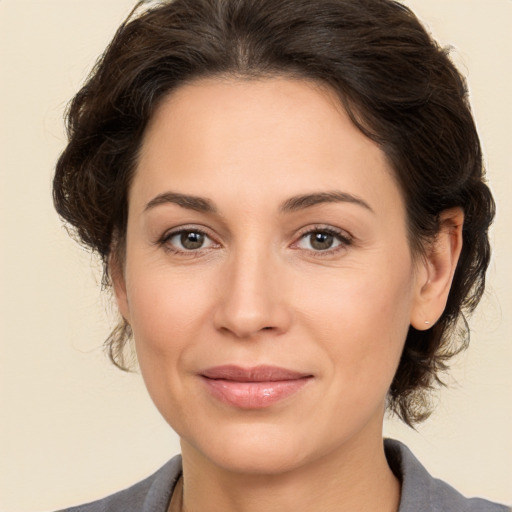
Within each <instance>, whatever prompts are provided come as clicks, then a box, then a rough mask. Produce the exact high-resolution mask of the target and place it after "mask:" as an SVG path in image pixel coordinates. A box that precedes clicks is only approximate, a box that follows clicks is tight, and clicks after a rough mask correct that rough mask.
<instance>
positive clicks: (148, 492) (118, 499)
mask: <svg viewBox="0 0 512 512" xmlns="http://www.w3.org/2000/svg"><path fill="white" fill-rule="evenodd" d="M181 470H182V468H181V456H179V455H178V456H176V457H174V458H173V459H171V460H170V461H169V462H167V464H165V466H163V467H161V468H160V469H159V470H158V471H157V472H156V473H154V474H153V475H151V476H149V477H148V478H146V479H145V480H142V481H141V482H138V483H137V484H135V485H132V486H131V487H129V488H127V489H124V490H123V491H120V492H117V493H115V494H112V495H110V496H107V497H106V498H103V499H101V500H98V501H93V502H91V503H87V504H85V505H78V506H77V507H71V508H67V509H64V510H61V511H59V512H149V511H151V512H165V511H166V510H167V507H168V505H169V502H170V499H171V495H172V491H173V489H174V486H175V485H176V482H177V480H178V478H179V477H180V475H181Z"/></svg>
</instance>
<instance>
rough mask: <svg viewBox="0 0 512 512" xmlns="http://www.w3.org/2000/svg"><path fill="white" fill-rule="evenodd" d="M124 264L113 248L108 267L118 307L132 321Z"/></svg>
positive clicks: (123, 315)
mask: <svg viewBox="0 0 512 512" xmlns="http://www.w3.org/2000/svg"><path fill="white" fill-rule="evenodd" d="M123 267H124V265H123V263H122V261H121V260H120V258H119V256H118V255H117V254H116V251H115V250H113V251H112V252H111V253H110V256H109V262H108V268H109V274H110V279H111V282H112V287H113V288H114V294H115V297H116V303H117V308H118V309H119V312H120V313H121V316H122V317H123V318H124V319H125V320H126V321H127V322H128V323H130V308H129V307H128V295H127V293H126V279H125V272H124V268H123Z"/></svg>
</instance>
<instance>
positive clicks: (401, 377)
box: [53, 0, 494, 425]
mask: <svg viewBox="0 0 512 512" xmlns="http://www.w3.org/2000/svg"><path fill="white" fill-rule="evenodd" d="M209 76H228V77H236V78H240V79H253V78H265V77H272V76H290V77H294V78H299V79H305V80H312V81H315V82H318V83H321V84H324V85H327V86H328V87H330V88H331V89H332V90H333V91H334V92H336V93H337V96H338V98H339V101H340V103H341V104H342V105H343V107H344V108H345V109H346V111H347V113H348V114H349V116H350V117H351V119H352V121H353V123H354V124H355V125H356V126H357V127H358V128H359V129H360V130H361V131H362V132H363V133H364V134H365V135H366V136H367V137H369V138H371V139H372V140H374V141H375V142H376V143H377V144H379V146H380V147H381V149H382V150H383V151H384V152H385V154H386V155H387V157H388V159H389V161H390V162H391V164H392V167H393V169H394V172H395V176H396V179H397V182H398V183H399V186H400V188H401V191H402V194H403V197H404V199H405V203H406V209H407V220H408V235H409V242H410V246H411V250H412V251H413V253H416V254H420V253H421V252H422V248H423V247H425V243H427V242H428V241H429V240H432V239H434V238H435V236H436V234H437V232H438V231H439V228H440V226H439V218H440V214H441V212H443V211H444V210H446V209H448V208H451V207H461V208H462V209H463V211H464V215H465V220H464V226H463V247H462V254H461V256H460V259H459V262H458V265H457V269H456V272H455V276H454V279H453V284H452V287H451V291H450V294H449V297H448V303H447V305H446V309H445V310H444V312H443V314H442V316H441V318H440V319H439V321H438V322H437V323H436V324H435V325H433V326H432V327H431V328H430V329H428V330H426V331H419V330H416V329H414V328H413V327H411V328H410V330H409V333H408V335H407V339H406V341H405V346H404V350H403V353H402V357H401V360H400V363H399V367H398V370H397V372H396V375H395V377H394V380H393V383H392V385H391V388H390V390H389V396H388V398H389V399H388V407H389V409H390V410H392V411H394V412H395V413H396V414H398V416H400V417H401V418H402V420H403V421H405V422H406V423H407V424H409V425H413V424H414V423H417V422H419V421H421V420H423V419H425V418H426V417H427V416H428V414H429V411H430V406H429V402H430V400H429V397H430V391H431V389H432V388H433V387H435V386H436V384H440V383H442V381H441V377H440V376H441V374H442V371H443V370H445V369H446V368H447V361H448V359H449V358H450V357H451V356H452V355H454V354H455V353H457V352H458V351H460V350H462V349H463V348H464V347H465V345H466V343H467V339H468V336H469V331H468V330H467V324H466V322H465V318H464V316H463V315H464V313H470V312H471V311H472V310H473V309H474V308H475V306H476V305H477V303H478V302H479V300H480V298H481V295H482V293H483V290H484V285H485V272H486V269H487V266H488V264H489V258H490V248H489V242H488V236H487V233H488V228H489V225H490V223H491V222H492V219H493V216H494V202H493V199H492V196H491V193H490V191H489V189H488V187H487V186H486V184H485V177H484V169H483V164H482V154H481V149H480V143H479V139H478V135H477V131H476V128H475V124H474V121H473V117H472V114H471V110H470V107H469V103H468V91H467V87H466V83H465V80H464V78H463V77H462V76H461V75H460V74H459V72H458V71H457V69H456V68H455V66H454V65H453V63H452V61H451V60H450V58H449V55H448V51H447V50H446V49H444V48H442V47H440V46H439V45H438V44H437V43H436V42H435V41H434V40H433V39H432V38H431V36H430V35H429V34H428V33H427V31H426V30H425V29H424V27H423V26H422V25H421V23H420V22H419V21H418V19H417V18H416V16H415V15H414V14H413V13H412V12H411V11H410V10H409V9H408V8H407V7H405V6H404V5H402V4H401V3H399V2H396V1H393V0H358V1H357V2H355V1H353V0H280V1H278V2H277V1H276V0H174V1H164V2H157V3H156V4H155V3H149V2H140V3H139V4H138V5H137V7H136V9H135V10H134V11H133V12H132V14H131V15H130V16H129V17H128V19H127V20H126V21H125V22H124V23H123V24H122V25H121V27H120V28H119V29H118V31H117V33H116V34H115V36H114V38H113V40H112V42H111V43H110V45H109V46H108V48H107V49H106V51H105V53H104V54H103V55H102V56H101V58H100V60H99V61H98V62H97V64H96V66H95V67H94V69H93V71H92V72H91V74H90V76H89V78H88V79H87V81H86V83H85V85H83V87H82V89H81V90H80V91H79V92H78V94H77V95H76V96H75V97H74V99H73V100H72V102H71V104H70V106H69V109H68V112H67V130H68V138H69V140H68V144H67V147H66V148H65V150H64V152H63V153H62V155H61V157H60V159H59V160H58V163H57V166H56V173H55V178H54V183H53V187H54V188H53V194H54V203H55V207H56V209H57V211H58V213H59V214H60V216H61V217H62V218H63V219H64V220H65V221H66V223H67V224H68V226H70V227H71V229H72V230H73V231H74V233H75V235H76V238H77V239H78V240H79V241H80V242H81V243H83V244H84V245H86V246H87V247H89V248H91V249H92V250H93V251H95V252H97V253H98V254H99V256H100V257H101V259H102V261H103V264H104V283H105V284H106V285H108V284H109V269H108V262H109V258H110V257H111V256H112V251H114V252H117V253H119V254H120V257H122V252H123V247H124V243H123V242H124V236H125V232H126V223H127V211H128V204H127V195H128V190H129V187H130V182H131V179H132V177H133V173H134V168H135V165H136V162H137V154H138V151H139V149H140V145H141V141H142V137H143V134H144V131H145V128H146V126H147V124H148V121H149V120H150V119H151V116H152V115H153V113H154V111H155V109H156V108H157V107H158V105H159V103H160V102H161V101H162V99H163V98H164V97H165V96H166V95H168V94H169V93H170V92H171V91H173V90H174V89H175V88H176V87H178V86H181V85H183V84H186V83H189V82H192V81H194V80H197V79H199V78H204V77H209ZM461 318H462V319H463V322H462V324H461V323H460V322H459V320H460V319H461ZM463 324H465V325H466V328H465V327H464V325H463ZM458 325H462V332H457V331H458V330H459V329H457V326H458ZM130 334H131V331H130V327H129V325H128V324H127V323H126V322H124V321H121V323H120V324H119V325H118V326H117V327H116V328H115V329H114V330H113V332H112V334H111V335H110V337H109V338H108V340H107V346H108V350H109V353H110V357H111V359H112V360H113V361H114V363H115V364H117V365H118V366H119V367H121V368H124V369H126V367H127V361H126V359H125V356H124V354H125V351H124V348H125V345H126V342H127V340H128V339H129V338H130Z"/></svg>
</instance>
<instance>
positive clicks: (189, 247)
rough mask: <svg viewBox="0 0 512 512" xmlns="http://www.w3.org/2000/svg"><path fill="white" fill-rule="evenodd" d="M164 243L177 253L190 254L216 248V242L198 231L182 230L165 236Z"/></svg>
mask: <svg viewBox="0 0 512 512" xmlns="http://www.w3.org/2000/svg"><path fill="white" fill-rule="evenodd" d="M162 243H163V244H165V246H166V247H168V248H170V249H171V250H173V251H175V252H190V251H198V250H200V249H208V248H210V247H214V246H216V244H215V242H214V241H213V240H212V239H211V238H210V237H209V236H208V235H207V234H206V233H204V232H203V231H200V230H198V229H181V230H179V231H173V232H171V233H168V234H167V235H165V237H164V238H163V240H162Z"/></svg>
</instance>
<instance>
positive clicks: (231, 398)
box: [200, 365, 313, 409]
mask: <svg viewBox="0 0 512 512" xmlns="http://www.w3.org/2000/svg"><path fill="white" fill-rule="evenodd" d="M200 377H201V378H202V380H203V382H204V384H205V386H206V388H207V390H208V391H209V392H210V393H211V394H212V395H213V396H214V397H215V398H217V399H218V400H220V401H221V402H223V403H225V404H228V405H231V406H234V407H238V408H241V409H263V408H265V407H270V406H271V405H273V404H275V403H277V402H280V401H281V400H284V399H285V398H288V397H290V396H291V395H294V394H295V393H297V392H298V391H300V390H301V389H302V388H303V387H304V386H305V385H306V384H307V383H308V382H310V381H311V380H312V378H313V375H311V374H307V373H302V372H297V371H294V370H289V369H287V368H280V367H277V366H267V365H261V366H254V367H250V368H244V367H241V366H236V365H224V366H215V367H213V368H208V369H206V370H204V371H202V372H201V373H200Z"/></svg>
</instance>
